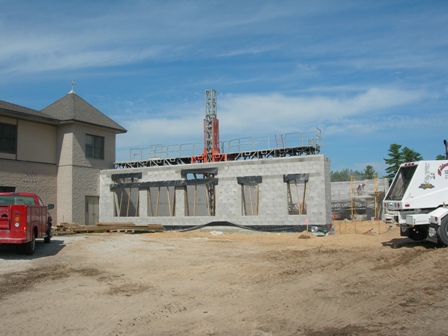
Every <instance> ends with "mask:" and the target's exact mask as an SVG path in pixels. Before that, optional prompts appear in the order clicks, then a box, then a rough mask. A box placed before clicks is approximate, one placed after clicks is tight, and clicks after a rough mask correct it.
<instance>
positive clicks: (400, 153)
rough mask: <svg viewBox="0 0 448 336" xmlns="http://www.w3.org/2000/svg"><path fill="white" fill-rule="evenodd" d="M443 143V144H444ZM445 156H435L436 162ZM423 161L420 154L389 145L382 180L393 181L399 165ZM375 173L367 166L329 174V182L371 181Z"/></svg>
mask: <svg viewBox="0 0 448 336" xmlns="http://www.w3.org/2000/svg"><path fill="white" fill-rule="evenodd" d="M444 143H445V142H444ZM445 159H446V155H442V154H440V155H437V157H436V160H445ZM421 160H423V156H422V155H421V154H420V153H417V152H416V151H414V150H412V149H410V148H409V147H402V146H401V145H399V144H391V145H390V147H389V151H388V157H387V158H385V159H384V162H385V163H386V164H387V168H386V173H387V175H385V176H383V177H384V178H388V179H393V178H394V176H395V174H396V173H397V171H398V168H399V167H400V165H401V164H403V163H406V162H415V161H421ZM376 174H377V172H376V171H375V169H373V167H372V166H371V165H367V166H366V167H365V168H364V170H363V171H358V170H353V169H343V170H341V171H332V172H331V182H342V181H350V179H351V177H352V176H354V177H355V178H357V179H363V180H371V179H373V178H374V177H375V175H376Z"/></svg>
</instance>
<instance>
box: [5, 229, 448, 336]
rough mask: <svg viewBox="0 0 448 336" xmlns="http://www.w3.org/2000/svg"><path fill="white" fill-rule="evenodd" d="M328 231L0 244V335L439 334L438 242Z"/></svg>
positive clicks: (394, 233) (387, 233) (446, 259)
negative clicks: (24, 250) (29, 250)
mask: <svg viewBox="0 0 448 336" xmlns="http://www.w3.org/2000/svg"><path fill="white" fill-rule="evenodd" d="M334 226H335V228H336V230H337V234H336V235H333V236H327V237H315V236H309V235H307V234H304V233H257V232H239V231H235V232H233V231H230V230H229V231H220V230H217V229H210V230H209V231H201V232H197V231H191V232H159V233H140V234H129V233H123V232H110V233H82V234H72V235H62V236H55V237H53V240H52V242H51V244H44V243H43V242H41V241H38V243H37V250H36V253H35V255H34V256H26V255H24V254H20V253H19V251H18V250H17V249H16V248H13V247H10V246H1V247H0V299H1V302H2V304H1V306H0V316H2V318H1V333H2V334H3V335H254V336H255V335H310V336H311V335H312V336H326V335H446V334H447V326H446V310H447V308H448V282H447V279H448V267H447V265H448V249H447V248H444V247H440V246H436V245H434V244H430V243H423V242H420V243H418V242H413V241H411V240H408V239H407V238H402V237H400V236H399V230H398V228H396V227H389V226H388V225H386V224H385V223H383V222H356V223H354V222H349V221H345V222H336V223H334Z"/></svg>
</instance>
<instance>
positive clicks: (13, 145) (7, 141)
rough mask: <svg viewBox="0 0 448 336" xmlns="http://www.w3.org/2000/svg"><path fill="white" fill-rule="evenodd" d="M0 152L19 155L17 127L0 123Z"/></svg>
mask: <svg viewBox="0 0 448 336" xmlns="http://www.w3.org/2000/svg"><path fill="white" fill-rule="evenodd" d="M0 152H1V153H8V154H16V153H17V125H12V124H3V123H0Z"/></svg>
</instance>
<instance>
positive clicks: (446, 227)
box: [437, 216, 448, 245]
mask: <svg viewBox="0 0 448 336" xmlns="http://www.w3.org/2000/svg"><path fill="white" fill-rule="evenodd" d="M437 233H438V237H439V240H440V241H441V242H442V243H443V244H444V245H448V216H446V217H445V218H443V219H442V223H441V224H440V227H439V230H438V232H437Z"/></svg>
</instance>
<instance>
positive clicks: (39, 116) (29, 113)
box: [0, 100, 58, 124]
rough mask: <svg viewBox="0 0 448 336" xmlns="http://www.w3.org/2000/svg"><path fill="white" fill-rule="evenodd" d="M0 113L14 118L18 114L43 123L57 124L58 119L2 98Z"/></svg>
mask: <svg viewBox="0 0 448 336" xmlns="http://www.w3.org/2000/svg"><path fill="white" fill-rule="evenodd" d="M0 114H1V115H4V116H8V117H12V118H16V117H17V116H18V115H19V116H21V117H22V118H23V119H27V120H34V121H41V122H45V123H51V124H58V120H57V119H55V118H53V117H51V116H47V115H46V114H43V113H41V112H39V111H37V110H33V109H30V108H28V107H23V106H20V105H17V104H12V103H8V102H6V101H4V100H0Z"/></svg>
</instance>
